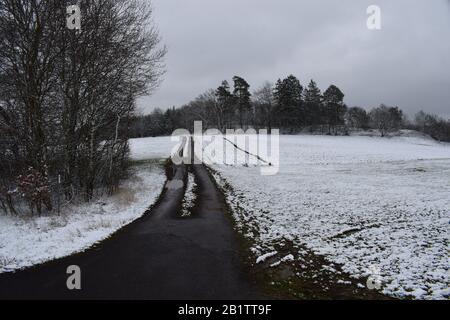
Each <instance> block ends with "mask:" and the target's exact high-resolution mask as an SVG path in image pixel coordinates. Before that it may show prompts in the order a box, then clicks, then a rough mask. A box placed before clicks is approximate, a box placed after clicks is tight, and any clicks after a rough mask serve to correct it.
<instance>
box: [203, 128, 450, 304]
mask: <svg viewBox="0 0 450 320" xmlns="http://www.w3.org/2000/svg"><path fill="white" fill-rule="evenodd" d="M251 138H252V139H256V138H255V136H253V137H251ZM239 141H241V142H242V141H244V140H243V139H237V141H235V142H238V145H239ZM225 146H226V149H225V152H226V153H228V152H234V151H235V150H233V149H234V147H233V146H232V145H231V144H229V143H228V144H225ZM239 146H240V147H241V148H243V149H245V142H244V144H243V145H239ZM218 152H219V153H220V152H221V151H220V150H219V151H218ZM237 152H238V153H241V154H240V155H239V154H238V156H237V157H236V159H237V160H238V162H237V164H232V163H226V164H223V163H220V162H217V163H216V164H214V165H212V167H213V169H215V170H216V171H217V172H218V174H217V175H216V178H217V179H218V180H219V184H221V185H222V186H224V187H225V182H228V183H229V184H231V186H232V188H233V190H234V192H227V200H228V202H229V203H230V205H231V207H232V208H233V211H234V213H235V214H234V216H235V219H236V220H237V226H238V227H239V228H241V229H242V232H243V233H244V234H245V236H248V237H252V238H253V239H254V241H255V248H253V250H252V251H254V252H256V253H261V252H264V251H271V250H273V249H274V245H276V244H278V243H280V242H282V241H283V240H290V241H292V242H294V243H296V244H298V245H299V247H301V246H306V247H307V248H308V249H310V250H312V251H313V252H315V253H316V254H319V255H324V256H325V257H326V259H327V260H329V261H330V262H333V263H338V264H340V265H341V266H342V270H343V271H345V272H346V273H348V274H350V275H351V276H352V277H354V278H356V279H361V282H364V283H365V279H366V278H367V277H368V276H370V272H369V271H368V270H371V269H373V268H376V269H379V270H380V278H381V281H382V288H383V292H384V293H385V294H387V295H392V296H396V297H412V298H417V299H445V298H449V283H450V276H449V260H448V250H449V246H448V244H449V227H450V226H449V221H450V145H449V144H441V143H438V142H435V141H433V140H431V139H428V138H424V137H421V136H419V135H414V134H408V133H406V134H403V135H402V136H400V137H391V138H380V137H367V136H366V137H364V136H352V137H332V136H308V135H298V136H281V137H280V171H279V173H278V174H277V175H273V176H263V175H261V174H260V170H259V168H258V167H256V166H252V165H248V164H246V161H248V156H245V155H243V152H240V151H237ZM219 158H220V157H219ZM221 179H222V180H221ZM242 212H244V213H243V214H242ZM265 256H266V255H263V256H262V257H265ZM258 261H261V257H259V258H258Z"/></svg>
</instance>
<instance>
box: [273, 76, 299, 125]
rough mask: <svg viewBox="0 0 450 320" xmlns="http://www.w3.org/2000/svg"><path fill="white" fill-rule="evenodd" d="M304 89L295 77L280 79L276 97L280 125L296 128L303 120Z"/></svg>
mask: <svg viewBox="0 0 450 320" xmlns="http://www.w3.org/2000/svg"><path fill="white" fill-rule="evenodd" d="M302 92H303V87H302V85H301V84H300V81H299V80H298V79H297V78H296V77H295V76H293V75H290V76H289V77H287V78H286V79H283V80H280V79H278V81H277V83H276V85H275V90H274V97H275V101H276V105H277V113H278V116H277V118H278V121H277V122H278V124H279V125H280V126H285V127H289V128H291V129H292V128H296V127H298V126H299V124H300V120H301V119H302V118H303V112H302V110H301V107H302Z"/></svg>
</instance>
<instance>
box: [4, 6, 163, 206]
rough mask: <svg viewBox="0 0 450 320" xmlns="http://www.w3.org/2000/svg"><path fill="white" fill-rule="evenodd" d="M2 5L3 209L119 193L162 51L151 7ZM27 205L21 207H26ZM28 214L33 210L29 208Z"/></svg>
mask: <svg viewBox="0 0 450 320" xmlns="http://www.w3.org/2000/svg"><path fill="white" fill-rule="evenodd" d="M72 4H76V2H75V1H69V0H2V1H0V39H2V40H1V41H0V209H3V211H5V212H6V213H10V214H20V213H21V212H23V211H25V210H27V211H31V212H37V213H39V214H40V213H41V212H42V211H43V210H49V211H51V210H54V209H55V197H56V196H58V197H60V196H61V197H62V199H63V200H64V201H67V202H68V201H71V200H73V199H78V198H80V199H84V200H86V201H89V200H91V199H92V198H93V197H94V196H95V195H96V194H97V193H103V192H108V193H111V192H114V190H115V189H116V187H117V185H118V183H119V180H120V179H121V178H123V177H124V176H125V175H126V168H127V153H128V137H129V135H130V130H129V128H130V124H131V119H132V116H133V113H134V110H135V101H136V98H137V97H138V96H140V95H143V94H148V93H149V92H150V91H151V90H152V89H153V88H154V87H156V86H157V85H158V81H159V79H160V76H161V75H162V73H163V71H164V70H163V65H162V59H163V57H164V54H165V48H164V47H161V46H160V38H159V35H158V32H157V30H156V29H155V27H154V25H153V23H152V20H151V16H152V10H151V7H150V6H149V4H148V2H147V1H143V0H142V1H140V0H92V1H83V2H81V7H80V8H81V17H82V30H81V31H75V30H69V29H68V28H67V26H66V8H67V6H69V5H72ZM25 204H26V205H27V206H24V205H25ZM27 208H28V209H29V210H28V209H27Z"/></svg>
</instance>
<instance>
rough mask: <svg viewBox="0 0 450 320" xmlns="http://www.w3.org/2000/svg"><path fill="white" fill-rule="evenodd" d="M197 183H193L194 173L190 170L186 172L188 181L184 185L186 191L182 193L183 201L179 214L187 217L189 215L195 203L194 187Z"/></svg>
mask: <svg viewBox="0 0 450 320" xmlns="http://www.w3.org/2000/svg"><path fill="white" fill-rule="evenodd" d="M196 188H197V184H196V183H195V179H194V174H193V173H192V172H189V173H188V182H187V186H186V192H185V193H184V198H183V203H182V206H181V216H182V217H189V216H191V213H192V209H193V208H194V205H195V199H196V194H195V189H196Z"/></svg>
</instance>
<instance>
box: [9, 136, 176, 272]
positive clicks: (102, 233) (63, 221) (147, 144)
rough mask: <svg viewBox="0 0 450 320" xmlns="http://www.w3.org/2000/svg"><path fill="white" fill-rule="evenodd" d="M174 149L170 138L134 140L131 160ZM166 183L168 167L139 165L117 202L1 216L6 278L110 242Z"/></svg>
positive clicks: (108, 199) (105, 200) (154, 156)
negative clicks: (45, 213) (38, 214)
mask: <svg viewBox="0 0 450 320" xmlns="http://www.w3.org/2000/svg"><path fill="white" fill-rule="evenodd" d="M166 142H167V143H166ZM170 143H171V142H170V138H148V139H139V140H134V141H132V142H131V143H130V145H131V158H132V159H134V160H154V159H162V158H167V157H168V156H169V155H170V149H171V148H170ZM172 144H173V143H172ZM165 180H166V177H165V173H164V170H163V167H162V166H160V165H157V164H151V163H146V164H139V165H136V166H133V168H132V173H131V177H130V178H129V179H128V180H127V181H124V182H123V183H122V185H121V187H120V189H119V191H118V192H117V194H115V195H114V196H112V197H103V198H101V199H96V201H95V202H92V203H88V204H86V203H82V204H77V205H75V204H71V205H68V206H66V207H64V208H63V210H62V212H61V215H60V216H57V215H55V214H52V215H51V216H43V217H10V216H5V215H0V273H1V272H9V271H14V270H17V269H21V268H25V267H29V266H32V265H35V264H39V263H43V262H45V261H48V260H52V259H55V258H61V257H64V256H67V255H70V254H72V253H76V252H80V251H83V250H86V249H88V248H89V247H91V246H92V245H94V244H95V243H97V242H99V241H102V240H104V239H106V238H108V237H109V236H110V235H111V234H112V233H114V232H115V231H117V230H118V229H120V228H122V227H123V226H125V225H127V224H129V223H131V222H132V221H134V220H136V219H137V218H139V217H141V216H142V215H143V214H144V212H145V211H146V210H147V209H148V208H149V207H150V206H151V205H152V204H153V203H154V202H155V201H156V199H157V198H158V196H159V195H160V193H161V191H162V189H163V186H164V182H165Z"/></svg>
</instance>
